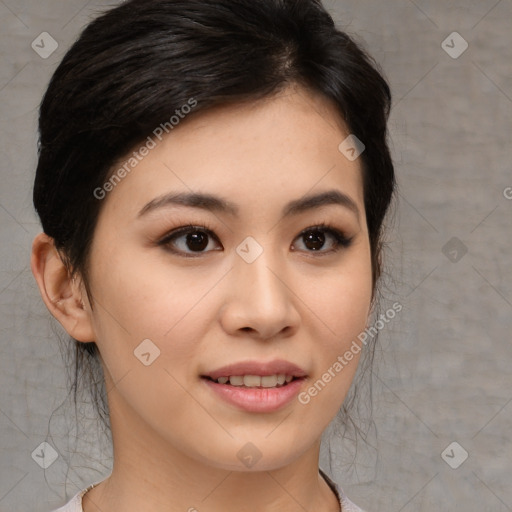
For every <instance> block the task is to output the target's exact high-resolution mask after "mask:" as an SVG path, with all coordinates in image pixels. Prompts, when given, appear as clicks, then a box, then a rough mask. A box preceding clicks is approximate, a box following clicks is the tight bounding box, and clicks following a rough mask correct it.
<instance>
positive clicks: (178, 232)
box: [157, 222, 354, 255]
mask: <svg viewBox="0 0 512 512" xmlns="http://www.w3.org/2000/svg"><path fill="white" fill-rule="evenodd" d="M315 229H318V230H323V231H326V232H328V233H331V236H334V237H336V236H337V235H339V236H341V237H342V238H344V239H345V241H346V242H347V243H351V242H352V240H353V238H354V236H349V235H347V234H346V231H345V230H344V229H340V228H337V227H335V226H334V225H330V224H329V223H328V222H319V223H316V224H312V225H310V226H308V227H306V228H304V229H302V230H301V231H300V232H299V233H298V234H297V235H296V237H295V238H294V240H295V239H297V238H298V237H300V236H301V235H303V234H304V233H307V232H308V231H313V230H315ZM194 231H203V232H205V233H207V234H208V235H209V236H211V237H212V238H214V239H215V240H216V241H217V242H218V243H221V242H220V240H219V237H218V236H217V235H216V234H215V232H214V230H213V228H210V227H208V226H206V225H201V224H200V223H198V224H188V225H183V226H180V227H177V228H175V229H173V230H171V231H170V232H168V233H167V234H166V235H164V236H163V237H161V238H160V240H159V241H158V242H157V244H159V245H165V244H167V243H169V242H170V241H171V240H173V239H174V238H179V237H181V236H183V235H186V234H187V233H189V232H194ZM338 244H340V245H342V242H340V241H338ZM221 245H222V244H221ZM176 252H180V251H176ZM207 252H209V251H205V252H197V254H198V255H200V254H206V253H207ZM313 252H314V251H313ZM327 252H329V251H319V252H318V254H321V253H327Z"/></svg>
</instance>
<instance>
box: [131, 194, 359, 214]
mask: <svg viewBox="0 0 512 512" xmlns="http://www.w3.org/2000/svg"><path fill="white" fill-rule="evenodd" d="M170 205H181V206H189V207H193V208H201V209H203V210H208V211H212V212H222V213H228V214H230V215H233V216H235V217H236V216H237V215H238V213H239V207H238V206H237V205H236V204H235V203H232V202H231V201H227V200H225V199H222V198H220V197H217V196H214V195H211V194H202V193H172V192H171V193H169V194H165V195H163V196H160V197H157V198H155V199H153V200H152V201H150V202H149V203H147V204H146V205H145V206H144V207H143V208H142V209H141V210H140V211H139V213H138V215H137V217H142V216H143V215H145V214H146V213H149V212H151V211H154V210H156V209H158V208H163V207H166V206H170ZM327 205H340V206H343V207H345V208H347V209H349V210H351V211H352V212H353V213H354V214H355V215H356V217H357V220H358V221H359V208H358V207H357V204H356V203H355V201H354V200H353V199H352V198H351V197H350V196H348V195H347V194H344V193H343V192H340V191H339V190H334V189H333V190H328V191H326V192H321V193H319V194H315V195H309V196H305V197H302V198H300V199H296V200H294V201H290V202H289V203H288V204H287V205H285V207H284V208H283V210H282V218H285V217H290V216H292V215H298V214H300V213H304V212H306V211H308V210H312V209H314V208H320V207H322V206H327Z"/></svg>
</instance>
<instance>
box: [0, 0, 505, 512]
mask: <svg viewBox="0 0 512 512" xmlns="http://www.w3.org/2000/svg"><path fill="white" fill-rule="evenodd" d="M114 3H115V2H106V1H105V2H98V1H90V2H86V1H85V0H69V1H60V2H58V1H56V0H52V1H50V0H40V1H38V2H35V1H29V0H0V20H1V21H0V23H1V27H2V28H1V31H0V58H1V64H0V110H1V116H0V119H1V121H0V123H1V124H0V134H1V136H0V172H1V179H0V184H1V188H0V225H1V242H0V262H1V263H0V305H1V319H0V332H1V344H0V351H1V353H0V355H1V357H0V389H1V392H0V434H1V437H0V449H1V465H0V511H2V512H5V511H12V512H17V511H20V512H21V511H28V510H30V511H33V512H46V511H48V510H50V509H51V508H54V507H57V506H60V505H62V504H63V503H64V502H65V501H67V499H69V498H70V497H71V496H72V495H73V494H74V493H75V492H76V491H77V490H78V489H80V488H82V487H85V485H87V484H89V483H91V482H93V481H97V480H100V479H102V478H103V477H104V476H107V475H108V474H109V473H110V465H109V464H110V462H109V447H108V444H105V445H103V444H101V445H100V444H98V443H99V441H98V440H96V439H94V436H92V437H91V438H89V437H88V436H86V435H85V433H84V432H85V431H87V430H89V431H94V428H98V427H97V426H96V427H94V428H88V426H87V422H86V421H85V420H82V425H81V426H82V427H83V430H84V432H81V433H80V435H78V439H76V437H77V434H76V433H75V432H74V430H73V429H74V426H73V422H74V416H73V411H72V410H71V409H70V405H69V401H66V397H67V390H68V387H67V386H68V382H67V381H66V378H67V377H66V367H65V364H64V362H63V360H62V357H61V353H60V348H59V342H58V336H57V335H58V334H60V333H62V330H59V328H58V326H57V327H56V326H55V323H52V322H51V321H50V319H49V314H48V313H47V311H46V308H45V307H44V305H43V304H42V301H41V300H40V297H39V292H38V290H37V288H36V284H35V281H34V279H33V277H32V274H31V272H30V267H29V256H30V247H31V242H32V239H33V237H34V236H35V235H36V234H37V233H38V232H39V231H40V227H39V223H38V220H37V218H36V216H35V213H34V212H33V208H32V203H31V187H32V182H33V177H34V170H35V166H36V143H37V132H36V126H37V125H36V121H37V107H38V104H39V102H40V99H41V96H42V94H43V92H44V90H45V87H46V85H47V82H48V80H49V77H50V76H51V73H52V71H53V70H54V69H55V67H56V65H57V63H58V62H59V60H60V59H61V58H62V56H63V55H64V52H65V50H66V49H67V48H68V47H69V45H70V44H71V43H72V41H73V40H74V39H75V38H76V37H77V35H78V33H79V31H80V30H81V28H82V27H83V26H84V25H85V24H86V23H87V22H88V20H89V19H90V18H91V16H93V15H94V12H96V11H98V10H101V9H103V8H105V7H107V6H108V5H113V4H114ZM325 5H326V6H327V7H328V9H329V10H330V11H331V12H332V14H333V16H334V17H335V19H336V21H337V22H338V23H339V24H340V27H341V28H343V29H345V30H347V31H348V32H349V33H350V34H351V35H354V36H355V37H356V38H357V39H358V40H359V41H362V42H363V43H364V44H365V46H366V47H367V48H368V49H369V51H370V53H371V54H372V55H373V56H374V57H375V58H376V60H377V61H378V62H379V63H380V65H381V66H382V68H383V70H384V72H385V74H386V76H387V78H388V80H389V81H390V84H391V86H392V90H393V93H394V108H393V112H392V115H391V120H390V128H391V133H392V147H393V155H394V159H395V163H396V169H397V174H398V181H399V187H400V188H399V196H398V197H399V204H398V206H397V207H396V213H395V216H394V222H393V223H391V221H392V220H393V219H390V231H389V235H388V245H389V247H388V250H387V253H386V257H387V260H386V261H387V276H386V279H385V281H384V284H385V286H384V289H383V293H384V297H385V301H384V303H383V311H384V310H385V309H386V308H387V307H388V306H387V304H388V302H389V303H390V304H391V303H392V302H393V301H395V300H399V301H400V302H401V303H402V304H403V306H404V307H403V310H402V312H401V313H400V314H399V315H398V316H397V317H396V318H395V319H394V320H392V321H391V322H390V323H389V324H388V325H387V326H386V328H385V329H384V330H383V331H382V332H381V336H380V340H379V344H380V345H379V349H378V351H377V357H376V369H375V373H374V421H375V426H376V429H370V434H369V435H368V439H367V440H368V443H367V444H364V443H360V444H358V447H357V454H356V457H355V460H354V461H353V462H354V463H353V464H348V463H347V460H348V459H350V460H352V459H351V457H350V456H349V455H350V453H351V448H350V447H349V446H348V444H347V446H345V445H344V444H341V443H338V446H337V450H339V456H337V457H335V464H334V466H333V471H332V473H331V474H332V475H333V477H334V479H335V480H336V481H337V482H338V483H339V484H341V485H342V486H343V488H344V490H345V491H346V492H347V494H348V495H349V496H350V497H351V498H352V500H353V501H355V502H356V503H358V504H359V505H360V506H361V507H363V508H365V509H367V510H368V511H369V512H376V511H377V510H379V511H405V512H409V511H411V512H412V511H422V512H423V511H434V510H436V511H437V510H450V511H459V510H460V511H496V512H502V511H510V510H512V488H511V486H510V482H511V481H512V446H511V435H510V431H511V429H510V425H511V419H512V418H511V416H512V405H511V404H510V402H511V401H512V373H511V371H510V368H511V363H512V344H511V343H510V340H511V335H510V333H511V331H512V273H511V272H510V257H509V255H510V254H511V249H512V238H511V232H512V231H511V229H510V228H511V219H512V200H511V199H507V197H506V195H507V194H506V190H508V189H507V187H512V173H511V168H512V164H511V158H510V157H511V149H510V143H511V133H512V35H511V33H512V31H511V30H510V29H511V28H512V2H511V1H510V0H501V1H496V0H479V1H466V2H462V1H446V0H445V1H442V0H432V1H423V2H420V1H417V2H416V3H414V2H412V1H408V0H392V1H386V2H383V1H376V0H372V1H367V2H358V1H356V0H350V1H341V0H337V1H334V0H330V1H327V2H326V4H325ZM44 31H46V32H49V33H50V34H51V35H52V36H53V38H55V40H56V41H57V42H58V44H59V47H58V49H57V50H56V51H55V53H53V54H52V55H51V56H50V57H49V58H47V59H43V58H41V57H40V56H39V55H38V54H37V53H36V52H35V51H34V50H33V49H32V48H31V43H32V41H33V40H34V39H35V38H36V37H37V36H39V34H41V33H42V32H44ZM453 31H456V32H458V33H459V34H460V35H461V36H462V38H464V40H465V41H467V43H468V45H469V46H468V48H467V50H466V51H465V52H464V53H462V54H461V55H460V56H459V57H458V58H452V57H451V56H450V55H448V53H447V52H446V51H445V50H444V49H443V47H442V42H443V41H444V40H445V39H446V38H447V37H448V36H449V35H450V34H451V33H452V32H453ZM446 44H447V45H449V46H453V48H452V49H451V50H450V51H452V52H454V51H457V50H460V49H461V48H462V47H461V46H460V44H459V42H457V39H453V37H451V38H450V37H448V39H447V42H446V43H445V45H446ZM508 196H509V197H511V196H512V192H511V193H510V194H508ZM453 237H456V241H455V242H453V241H452V242H450V244H449V245H448V246H446V247H445V244H447V243H448V242H449V241H450V240H451V239H452V238H453ZM454 244H455V245H454ZM457 244H458V245H457ZM443 248H444V249H443ZM466 249H467V253H465V254H464V255H463V256H462V257H461V255H462V254H463V253H464V250H466ZM454 250H455V251H456V252H453V251H454ZM455 260H458V261H455ZM81 408H83V411H82V414H85V415H86V416H90V417H93V414H92V412H90V411H89V409H88V408H87V405H86V404H85V405H83V407H82V406H81ZM52 413H53V414H52ZM91 421H92V422H93V423H92V424H93V425H96V424H95V423H94V420H91ZM50 431H51V435H50ZM43 441H47V442H48V443H49V444H51V445H52V447H53V448H54V449H55V450H57V452H58V453H59V456H58V458H57V460H56V461H55V462H54V463H53V464H52V465H51V466H50V467H49V468H47V469H46V470H43V469H42V468H41V467H40V466H39V465H38V464H36V462H35V461H34V459H33V458H32V455H31V454H32V452H33V451H34V450H36V449H37V448H38V446H39V445H40V444H41V443H42V442H43ZM75 442H76V444H73V443H75ZM452 442H457V443H458V445H457V446H456V447H455V449H454V450H453V451H450V450H448V457H446V456H445V459H446V460H447V461H449V462H450V463H451V464H452V465H456V463H460V461H461V458H460V457H461V454H463V453H464V452H463V451H462V450H465V451H466V452H467V453H468V454H469V457H468V458H467V460H465V461H464V462H463V463H462V464H461V465H460V466H459V467H458V468H457V469H453V468H452V467H450V466H449V465H448V463H447V462H445V460H444V459H443V457H442V456H441V454H442V452H443V450H445V448H447V447H448V445H450V444H451V443H452ZM459 445H460V447H459ZM323 448H324V451H323V453H322V461H323V463H322V465H323V467H324V468H325V467H326V462H325V461H326V460H327V459H326V454H327V452H326V451H325V445H324V447H323ZM75 452H76V453H75ZM73 454H74V455H73ZM71 455H73V457H72V458H71V459H70V460H71V463H70V467H69V468H68V463H67V462H66V461H65V460H64V459H65V458H68V457H71ZM68 462H69V461H68ZM65 481H66V485H64V483H65Z"/></svg>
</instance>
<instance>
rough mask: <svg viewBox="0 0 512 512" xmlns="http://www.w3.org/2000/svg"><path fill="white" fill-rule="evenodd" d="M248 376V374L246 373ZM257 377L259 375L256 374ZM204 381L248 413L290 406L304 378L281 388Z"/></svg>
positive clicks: (229, 401)
mask: <svg viewBox="0 0 512 512" xmlns="http://www.w3.org/2000/svg"><path fill="white" fill-rule="evenodd" d="M230 375H234V374H230ZM246 375H248V374H247V373H246ZM253 375H254V374H253ZM256 375H258V374H257V373H256ZM202 380H203V382H205V384H206V385H207V386H208V387H209V388H210V389H212V390H213V391H214V392H215V393H217V394H218V395H219V396H220V397H221V398H223V399H224V400H225V401H226V402H228V403H230V404H232V405H235V406H236V407H238V408H240V409H243V410H245V411H247V412H274V411H277V410H278V409H280V408H281V407H284V406H285V405H287V404H289V403H290V402H291V401H292V400H293V399H294V398H295V396H297V394H298V393H299V391H300V388H301V387H302V384H303V382H304V378H300V379H295V380H292V381H291V382H289V383H288V384H286V385H284V386H281V387H279V388H246V387H243V386H232V385H230V384H219V383H217V382H214V381H213V380H209V379H207V378H203V379H202Z"/></svg>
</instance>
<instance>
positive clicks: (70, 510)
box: [52, 489, 87, 512]
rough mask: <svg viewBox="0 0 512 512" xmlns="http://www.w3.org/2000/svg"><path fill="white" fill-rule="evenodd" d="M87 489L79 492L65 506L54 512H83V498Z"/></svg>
mask: <svg viewBox="0 0 512 512" xmlns="http://www.w3.org/2000/svg"><path fill="white" fill-rule="evenodd" d="M86 490H87V489H82V490H81V491H79V492H77V493H76V494H75V495H74V496H73V497H72V498H71V499H70V500H69V501H68V502H67V503H66V504H65V505H64V506H62V507H60V508H58V509H56V510H53V511H52V512H83V510H82V496H83V495H84V494H85V491H86Z"/></svg>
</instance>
